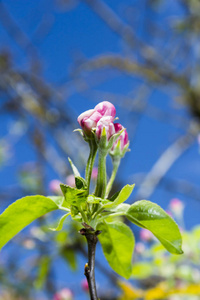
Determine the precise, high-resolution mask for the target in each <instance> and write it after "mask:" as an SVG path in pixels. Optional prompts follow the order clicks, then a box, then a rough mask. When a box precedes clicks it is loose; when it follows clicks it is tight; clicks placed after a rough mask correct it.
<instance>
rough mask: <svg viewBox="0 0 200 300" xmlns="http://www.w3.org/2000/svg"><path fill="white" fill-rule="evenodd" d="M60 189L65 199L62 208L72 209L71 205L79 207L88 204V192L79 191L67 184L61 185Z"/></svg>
mask: <svg viewBox="0 0 200 300" xmlns="http://www.w3.org/2000/svg"><path fill="white" fill-rule="evenodd" d="M60 187H61V190H62V192H63V195H64V197H65V200H64V202H63V204H62V206H64V207H67V208H70V206H71V205H73V206H77V207H78V206H79V205H80V204H81V203H83V202H86V198H87V190H85V189H80V190H79V189H76V188H73V187H71V186H69V185H65V184H61V185H60Z"/></svg>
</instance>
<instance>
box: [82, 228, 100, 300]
mask: <svg viewBox="0 0 200 300" xmlns="http://www.w3.org/2000/svg"><path fill="white" fill-rule="evenodd" d="M84 226H85V225H84ZM85 227H86V226H85ZM100 233H101V232H100V231H99V230H97V231H94V229H93V228H91V227H90V228H82V229H81V230H80V234H81V235H84V236H85V237H86V240H87V244H88V263H86V264H85V273H84V274H85V276H86V278H87V282H88V286H89V292H90V299H91V300H98V297H97V290H96V282H95V272H94V271H95V251H96V244H97V242H98V238H97V236H98V235H99V234H100Z"/></svg>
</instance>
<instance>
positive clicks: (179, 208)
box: [169, 198, 184, 215]
mask: <svg viewBox="0 0 200 300" xmlns="http://www.w3.org/2000/svg"><path fill="white" fill-rule="evenodd" d="M169 208H170V210H171V211H172V213H174V214H178V215H180V214H182V213H183V210H184V204H183V202H182V201H181V200H180V199H178V198H173V199H172V200H171V201H170V203H169Z"/></svg>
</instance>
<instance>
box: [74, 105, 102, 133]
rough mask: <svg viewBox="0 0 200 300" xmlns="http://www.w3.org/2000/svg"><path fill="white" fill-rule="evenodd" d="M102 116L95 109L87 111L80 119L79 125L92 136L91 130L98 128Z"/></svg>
mask: <svg viewBox="0 0 200 300" xmlns="http://www.w3.org/2000/svg"><path fill="white" fill-rule="evenodd" d="M101 117H102V115H101V114H100V113H99V112H97V111H96V110H94V109H90V110H86V111H85V112H83V113H82V114H81V115H80V116H79V117H78V119H77V120H78V123H79V124H80V126H81V127H82V128H83V131H84V132H85V133H86V134H87V135H90V133H91V130H92V129H93V128H96V125H97V122H98V121H99V120H100V119H101Z"/></svg>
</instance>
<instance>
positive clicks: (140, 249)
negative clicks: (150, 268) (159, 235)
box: [135, 242, 145, 254]
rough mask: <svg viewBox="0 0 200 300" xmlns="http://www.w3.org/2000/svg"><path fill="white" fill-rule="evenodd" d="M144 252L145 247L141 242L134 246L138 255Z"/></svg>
mask: <svg viewBox="0 0 200 300" xmlns="http://www.w3.org/2000/svg"><path fill="white" fill-rule="evenodd" d="M144 251H145V245H144V244H143V243H141V242H138V243H136V244H135V252H136V253H138V254H142V253H144Z"/></svg>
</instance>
